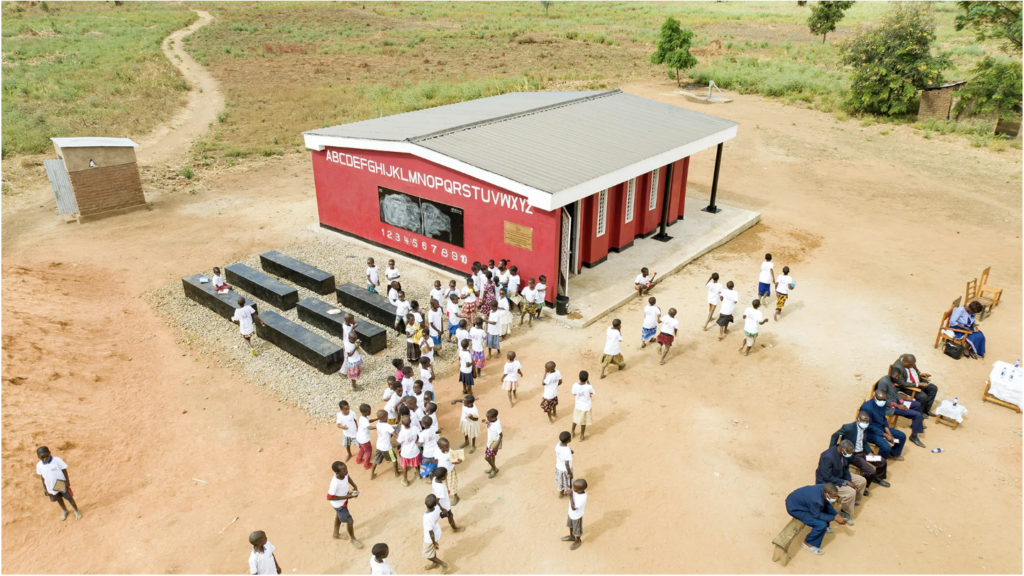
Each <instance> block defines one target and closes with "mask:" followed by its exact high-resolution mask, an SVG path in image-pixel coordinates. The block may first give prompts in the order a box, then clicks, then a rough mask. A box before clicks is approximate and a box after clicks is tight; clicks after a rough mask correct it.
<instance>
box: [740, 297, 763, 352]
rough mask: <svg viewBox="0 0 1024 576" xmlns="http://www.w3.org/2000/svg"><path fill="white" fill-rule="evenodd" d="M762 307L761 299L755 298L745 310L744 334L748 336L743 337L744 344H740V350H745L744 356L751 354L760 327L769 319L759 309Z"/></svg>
mask: <svg viewBox="0 0 1024 576" xmlns="http://www.w3.org/2000/svg"><path fill="white" fill-rule="evenodd" d="M760 307H761V300H760V299H758V300H754V301H753V302H752V303H751V304H750V307H749V308H747V309H746V311H744V312H743V335H744V336H746V337H745V338H744V339H743V344H740V352H743V355H744V356H750V349H751V348H753V347H754V342H756V341H757V334H758V332H759V331H760V329H759V327H760V326H761V324H764V323H765V322H767V321H768V320H766V319H765V317H764V315H763V314H761V311H760V310H758V308H760Z"/></svg>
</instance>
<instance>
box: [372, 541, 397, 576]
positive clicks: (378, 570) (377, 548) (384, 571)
mask: <svg viewBox="0 0 1024 576" xmlns="http://www.w3.org/2000/svg"><path fill="white" fill-rule="evenodd" d="M371 552H372V556H370V576H391V575H393V574H394V573H395V571H394V570H392V569H391V565H390V564H388V561H387V557H388V554H390V553H391V551H390V550H389V549H388V545H387V544H384V543H383V542H381V543H379V544H374V545H373V548H372V549H371Z"/></svg>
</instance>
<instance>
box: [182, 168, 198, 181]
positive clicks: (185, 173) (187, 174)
mask: <svg viewBox="0 0 1024 576" xmlns="http://www.w3.org/2000/svg"><path fill="white" fill-rule="evenodd" d="M178 174H181V176H182V177H183V178H185V179H186V180H191V179H192V178H195V175H196V171H195V170H193V169H192V167H191V166H182V167H181V168H179V169H178Z"/></svg>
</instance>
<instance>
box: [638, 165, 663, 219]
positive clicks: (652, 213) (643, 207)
mask: <svg viewBox="0 0 1024 576" xmlns="http://www.w3.org/2000/svg"><path fill="white" fill-rule="evenodd" d="M640 180H643V186H644V187H643V193H642V194H640V193H639V191H638V194H637V198H638V199H642V202H641V204H640V205H639V206H638V207H637V218H639V220H640V222H639V223H638V224H637V232H636V234H637V236H646V235H648V234H651V233H652V232H654V231H655V230H657V228H658V227H659V226H661V205H662V203H664V198H662V194H661V193H660V192H661V190H662V185H663V184H664V183H665V168H664V167H661V168H658V189H657V190H655V194H657V198H658V200H657V202H658V203H657V206H655V208H654V210H648V207H649V206H650V199H651V174H650V173H648V174H645V175H644V177H643V178H642V179H638V180H637V182H638V185H639V182H640Z"/></svg>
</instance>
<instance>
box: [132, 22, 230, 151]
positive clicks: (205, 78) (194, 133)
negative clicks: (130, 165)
mask: <svg viewBox="0 0 1024 576" xmlns="http://www.w3.org/2000/svg"><path fill="white" fill-rule="evenodd" d="M195 12H196V14H198V15H199V20H197V21H195V22H193V23H192V24H191V25H190V26H188V27H186V28H182V29H181V30H178V31H176V32H174V33H173V34H171V35H170V36H168V37H167V38H164V42H163V45H162V46H161V48H162V49H163V51H164V54H165V55H166V56H167V58H168V59H169V60H170V61H171V63H172V64H174V67H175V68H177V69H178V71H179V72H181V74H182V76H184V77H185V80H186V81H187V82H188V83H189V85H190V86H191V87H192V90H190V91H189V94H188V104H187V105H186V106H185V107H184V108H182V109H181V110H180V111H179V112H178V113H177V114H176V115H175V116H174V118H172V119H171V120H170V121H169V122H167V123H166V124H164V125H163V126H160V127H159V128H157V129H156V130H154V131H153V132H152V133H151V134H150V135H149V136H148V137H146V138H145V139H143V140H142V141H141V142H139V154H138V160H139V164H141V165H143V166H156V165H162V164H171V163H178V162H179V161H180V160H181V158H183V157H184V156H185V154H187V153H188V149H189V146H191V144H192V142H193V141H194V140H195V139H196V138H197V137H199V136H200V135H201V134H202V133H203V132H205V131H206V130H207V129H208V128H209V127H210V124H211V123H212V122H214V121H215V120H216V119H217V113H218V112H220V111H221V110H223V109H224V95H223V94H222V93H221V91H220V85H219V84H218V82H217V81H216V80H215V79H214V78H213V76H211V75H210V73H209V72H207V71H206V69H205V68H203V67H202V66H200V65H199V63H197V62H196V61H195V60H194V59H192V57H191V56H189V55H188V53H187V52H185V50H184V48H183V47H182V43H181V39H182V38H184V37H186V36H188V35H189V34H192V33H193V32H195V31H196V30H198V29H200V28H202V27H203V26H206V25H207V24H209V23H210V22H213V16H211V15H210V13H209V12H206V11H205V10H196V11H195Z"/></svg>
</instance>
